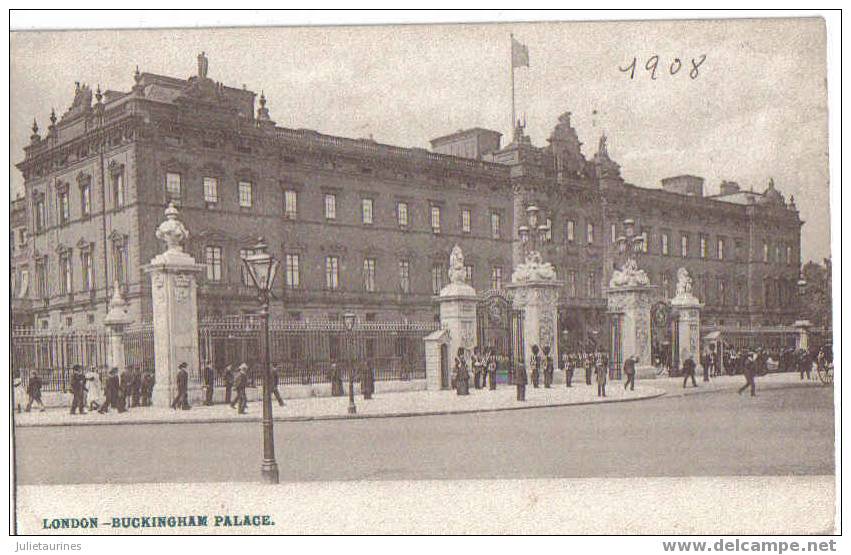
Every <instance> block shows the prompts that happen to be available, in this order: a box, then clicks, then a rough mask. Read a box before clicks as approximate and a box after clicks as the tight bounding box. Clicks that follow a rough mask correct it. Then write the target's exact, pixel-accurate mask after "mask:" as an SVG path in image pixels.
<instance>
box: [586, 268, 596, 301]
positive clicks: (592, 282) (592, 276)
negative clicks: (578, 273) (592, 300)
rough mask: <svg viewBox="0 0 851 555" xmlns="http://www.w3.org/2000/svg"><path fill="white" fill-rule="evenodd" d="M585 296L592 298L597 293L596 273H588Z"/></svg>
mask: <svg viewBox="0 0 851 555" xmlns="http://www.w3.org/2000/svg"><path fill="white" fill-rule="evenodd" d="M586 289H587V291H586V293H587V295H588V297H593V296H594V295H595V294H596V292H597V272H593V271H592V272H588V283H587V288H586Z"/></svg>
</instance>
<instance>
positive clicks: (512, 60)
mask: <svg viewBox="0 0 851 555" xmlns="http://www.w3.org/2000/svg"><path fill="white" fill-rule="evenodd" d="M509 59H510V63H511V127H510V129H511V132H512V133H513V132H514V126H515V125H516V123H515V122H516V121H517V119H516V118H517V114H516V113H515V110H514V33H511V54H510V56H509Z"/></svg>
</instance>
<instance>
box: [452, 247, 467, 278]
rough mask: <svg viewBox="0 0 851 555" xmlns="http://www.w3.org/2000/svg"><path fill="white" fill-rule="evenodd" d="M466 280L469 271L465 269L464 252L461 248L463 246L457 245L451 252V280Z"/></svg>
mask: <svg viewBox="0 0 851 555" xmlns="http://www.w3.org/2000/svg"><path fill="white" fill-rule="evenodd" d="M466 281H467V272H466V270H464V252H463V251H462V250H461V247H459V246H458V245H455V246H454V247H452V252H451V253H450V254H449V282H450V283H465V282H466Z"/></svg>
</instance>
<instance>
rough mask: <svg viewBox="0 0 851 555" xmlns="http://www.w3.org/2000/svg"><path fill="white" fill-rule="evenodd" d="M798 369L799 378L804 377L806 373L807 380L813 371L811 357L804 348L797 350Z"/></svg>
mask: <svg viewBox="0 0 851 555" xmlns="http://www.w3.org/2000/svg"><path fill="white" fill-rule="evenodd" d="M798 371H799V372H800V373H801V380H803V379H804V374H806V375H807V379H808V380H809V379H810V377H811V373H812V371H813V359H812V356H810V353H809V351H807V350H806V349H800V350H799V351H798Z"/></svg>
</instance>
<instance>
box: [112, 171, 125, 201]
mask: <svg viewBox="0 0 851 555" xmlns="http://www.w3.org/2000/svg"><path fill="white" fill-rule="evenodd" d="M112 195H113V199H112V200H113V202H114V203H115V207H116V208H121V207H122V206H124V169H123V168H122V169H121V170H119V171H118V172H116V173H115V174H113V176H112Z"/></svg>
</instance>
